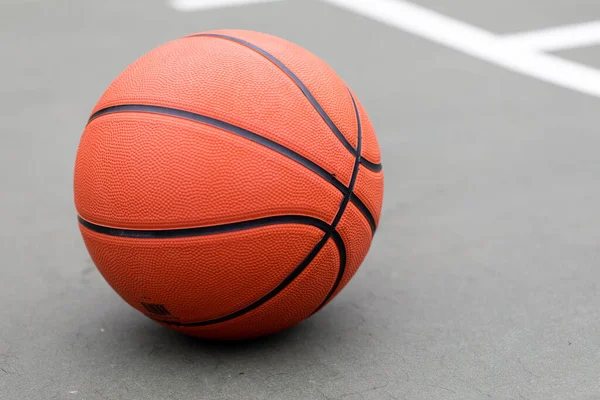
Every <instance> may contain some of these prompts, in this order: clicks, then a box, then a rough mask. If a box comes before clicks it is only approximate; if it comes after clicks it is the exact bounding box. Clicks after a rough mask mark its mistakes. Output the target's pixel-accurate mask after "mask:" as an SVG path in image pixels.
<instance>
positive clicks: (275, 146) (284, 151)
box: [88, 104, 375, 232]
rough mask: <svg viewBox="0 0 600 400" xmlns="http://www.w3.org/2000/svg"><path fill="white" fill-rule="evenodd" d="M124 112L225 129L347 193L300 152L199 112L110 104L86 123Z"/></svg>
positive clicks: (357, 201) (364, 210)
mask: <svg viewBox="0 0 600 400" xmlns="http://www.w3.org/2000/svg"><path fill="white" fill-rule="evenodd" d="M125 112H144V113H150V114H158V115H167V116H171V117H176V118H183V119H187V120H190V121H194V122H199V123H203V124H206V125H209V126H213V127H216V128H219V129H222V130H225V131H227V132H230V133H233V134H235V135H238V136H241V137H244V138H246V139H248V140H250V141H253V142H255V143H257V144H260V145H262V146H265V147H267V148H269V149H271V150H273V151H276V152H278V153H279V154H281V155H284V156H286V157H288V158H290V159H292V160H294V161H296V162H298V163H299V164H301V165H302V166H304V167H306V168H308V169H309V170H311V171H313V172H314V173H316V174H317V175H319V176H320V177H321V178H323V179H325V180H326V181H328V182H329V183H331V184H332V185H333V186H335V188H336V189H338V190H339V191H340V192H342V194H343V195H346V194H347V193H348V188H347V187H346V186H345V185H344V184H343V183H342V182H340V181H339V180H338V179H336V178H335V177H334V176H333V175H332V174H330V173H329V172H327V171H326V170H325V169H323V168H322V167H320V166H319V165H318V164H316V163H314V162H312V161H310V160H309V159H307V158H305V157H303V156H301V155H300V154H298V153H296V152H295V151H293V150H291V149H288V148H287V147H285V146H283V145H280V144H279V143H277V142H274V141H272V140H270V139H267V138H265V137H263V136H260V135H258V134H256V133H254V132H250V131H248V130H246V129H243V128H240V127H238V126H235V125H232V124H229V123H227V122H224V121H221V120H218V119H215V118H211V117H207V116H204V115H201V114H196V113H193V112H190V111H184V110H179V109H176V108H169V107H163V106H151V105H143V104H123V105H118V106H110V107H107V108H103V109H101V110H98V111H96V112H95V113H94V114H93V115H92V116H91V117H90V119H89V121H88V124H89V123H90V122H92V121H93V120H95V119H96V118H98V117H101V116H103V115H107V114H113V113H125ZM351 201H352V202H353V203H354V204H355V205H356V206H357V207H358V209H359V210H360V211H361V212H362V213H363V214H364V215H365V218H367V220H369V224H371V227H372V228H374V226H375V223H374V220H373V216H372V215H371V213H370V211H369V209H368V208H367V207H366V206H365V205H364V204H363V203H362V201H360V199H358V197H356V196H355V195H354V194H353V195H352V196H351ZM373 232H375V229H373Z"/></svg>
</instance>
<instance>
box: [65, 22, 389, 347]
mask: <svg viewBox="0 0 600 400" xmlns="http://www.w3.org/2000/svg"><path fill="white" fill-rule="evenodd" d="M383 181H384V179H383V171H382V167H381V159H380V151H379V147H378V144H377V139H376V137H375V132H374V130H373V127H372V125H371V122H370V121H369V118H368V116H367V114H366V112H365V110H364V108H363V106H362V105H361V103H360V101H359V100H358V98H357V97H356V95H355V94H354V93H353V92H352V90H351V89H349V88H348V87H347V85H346V84H345V83H344V82H343V81H342V79H341V78H340V77H339V76H338V75H337V74H336V73H335V72H334V71H333V70H332V69H331V68H330V67H329V66H328V65H327V64H325V63H324V62H323V61H322V60H320V59H319V58H318V57H316V56H315V55H313V54H312V53H310V52H308V51H307V50H304V49H303V48H301V47H299V46H297V45H294V44H292V43H290V42H288V41H286V40H283V39H280V38H277V37H274V36H270V35H267V34H263V33H257V32H250V31H239V30H238V31H236V30H228V31H212V32H206V33H199V34H194V35H190V36H187V37H184V38H181V39H178V40H174V41H172V42H169V43H167V44H164V45H162V46H160V47H158V48H156V49H154V50H152V51H151V52H149V53H148V54H146V55H144V56H143V57H141V58H140V59H138V60H137V61H135V62H134V63H133V64H132V65H131V66H129V67H128V68H127V69H125V71H124V72H122V73H121V75H120V76H118V77H117V79H116V80H115V81H114V82H113V83H112V84H111V85H110V86H109V88H108V89H107V90H106V92H105V93H104V94H103V95H102V97H101V98H100V100H99V101H98V103H97V105H96V107H95V108H94V109H93V110H92V113H91V116H90V118H89V121H88V123H87V126H86V127H85V130H84V132H83V134H82V136H81V139H80V143H79V149H78V152H77V158H76V162H75V173H74V198H75V206H76V209H77V213H78V221H79V228H80V231H81V234H82V236H83V240H84V242H85V246H86V248H87V250H88V252H89V254H90V256H91V258H92V260H93V261H94V263H95V265H96V267H97V268H98V270H99V271H100V273H101V274H102V276H103V277H104V278H105V279H106V281H107V282H108V283H109V285H110V286H111V287H112V288H113V289H114V290H115V291H116V292H117V293H118V294H119V295H120V296H121V297H122V298H123V299H124V300H125V301H126V302H127V303H129V304H130V305H131V306H132V307H134V308H136V309H137V310H139V311H140V312H142V313H143V314H145V315H146V316H148V317H149V318H151V319H152V320H154V321H156V322H158V323H160V324H162V325H164V326H166V327H168V328H171V329H174V330H176V331H180V332H183V333H186V334H189V335H193V336H198V337H202V338H210V339H224V340H225V339H227V340H233V339H246V338H253V337H258V336H263V335H267V334H272V333H275V332H278V331H281V330H283V329H286V328H288V327H290V326H292V325H294V324H297V323H299V322H300V321H302V320H304V319H306V318H307V317H309V316H310V315H312V314H313V313H315V312H317V311H319V310H320V309H321V308H323V307H324V306H325V305H326V304H327V303H328V302H330V301H331V300H332V299H333V298H334V297H335V296H336V295H337V294H338V293H339V292H340V291H341V290H342V289H343V288H344V287H345V286H346V285H347V284H348V282H349V281H350V279H351V278H352V276H353V275H354V274H355V273H356V271H357V270H358V268H359V266H360V264H361V263H362V262H363V260H364V258H365V256H366V255H367V252H368V251H369V248H370V245H371V242H372V239H373V235H374V233H375V230H376V228H377V226H378V223H379V218H380V212H381V205H382V200H383Z"/></svg>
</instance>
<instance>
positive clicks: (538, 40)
mask: <svg viewBox="0 0 600 400" xmlns="http://www.w3.org/2000/svg"><path fill="white" fill-rule="evenodd" d="M502 41H503V42H504V43H507V44H513V45H515V46H521V47H526V48H528V49H531V50H539V51H557V50H565V49H573V48H577V47H586V46H593V45H595V44H598V43H600V21H592V22H584V23H582V24H574V25H567V26H558V27H555V28H548V29H542V30H539V31H532V32H522V33H515V34H511V35H505V36H502Z"/></svg>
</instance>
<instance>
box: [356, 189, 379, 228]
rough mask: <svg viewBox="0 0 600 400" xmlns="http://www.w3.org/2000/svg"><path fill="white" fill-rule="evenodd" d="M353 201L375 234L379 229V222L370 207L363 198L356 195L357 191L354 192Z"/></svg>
mask: <svg viewBox="0 0 600 400" xmlns="http://www.w3.org/2000/svg"><path fill="white" fill-rule="evenodd" d="M351 198H352V203H353V204H354V205H355V206H356V208H358V210H359V211H360V212H361V213H362V214H363V215H364V217H365V218H366V220H367V222H368V223H369V226H370V227H371V232H372V233H373V234H374V233H375V231H376V230H377V224H376V223H375V218H374V217H373V214H371V211H370V210H369V208H368V207H367V206H366V205H365V203H363V202H362V200H361V199H360V198H359V197H358V196H357V195H356V193H352V196H351Z"/></svg>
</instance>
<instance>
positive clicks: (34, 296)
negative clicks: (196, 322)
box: [0, 0, 600, 400]
mask: <svg viewBox="0 0 600 400" xmlns="http://www.w3.org/2000/svg"><path fill="white" fill-rule="evenodd" d="M417 3H419V4H421V5H422V6H425V7H427V8H429V9H432V10H435V11H438V12H440V13H443V14H444V15H448V16H450V17H452V18H456V19H459V20H461V21H465V22H467V23H469V24H472V25H475V26H478V27H482V28H483V29H486V30H488V31H490V32H494V33H512V32H517V31H523V30H534V29H541V28H545V27H551V26H558V25H564V24H571V23H578V22H585V21H590V20H594V19H597V18H600V3H598V2H597V1H594V0H587V1H584V0H580V1H577V2H574V1H569V0H557V1H552V2H549V1H542V0H536V1H529V2H522V1H517V0H511V1H504V2H500V1H495V2H488V1H485V2H484V1H475V0H461V1H455V2H448V1H443V0H420V1H417ZM220 28H241V29H252V30H258V31H263V32H267V33H271V34H275V35H277V36H281V37H284V38H286V39H288V40H290V41H293V42H295V43H297V44H299V45H301V46H303V47H305V48H307V49H309V50H311V51H312V52H314V53H316V54H317V55H318V56H320V57H321V58H323V59H324V60H325V61H326V62H328V63H329V64H330V65H331V66H332V67H333V68H334V69H335V70H336V71H337V72H338V73H339V74H340V75H341V76H342V78H343V79H344V80H345V81H346V82H347V83H348V84H349V85H350V86H351V87H352V88H353V90H354V91H355V92H356V94H357V95H358V97H359V98H360V99H361V101H362V102H363V104H364V105H365V107H366V109H367V111H368V113H369V115H370V117H371V119H372V121H373V124H374V126H375V128H376V131H377V134H378V138H379V143H380V146H381V149H382V157H383V164H384V169H385V174H386V188H385V200H384V209H383V215H382V220H381V226H380V228H379V230H378V232H377V234H376V236H375V239H374V242H373V245H372V248H371V251H370V253H369V255H368V257H367V259H366V261H365V262H364V264H363V266H362V267H361V269H360V270H359V272H358V273H357V275H356V276H355V277H354V279H353V280H352V282H351V283H350V284H349V286H348V287H347V288H346V289H345V290H344V291H343V292H342V293H341V294H340V295H339V296H338V297H337V298H336V299H335V300H334V301H333V302H332V303H331V304H330V305H329V306H328V307H326V308H325V309H324V310H322V311H321V312H319V313H318V314H316V315H314V316H313V317H311V318H310V319H308V320H306V321H305V322H303V323H301V324H300V325H298V326H296V327H294V328H292V329H290V330H288V331H285V332H283V333H280V334H277V335H274V336H272V337H268V338H263V339H259V340H254V341H251V342H244V343H237V344H219V343H211V342H204V341H200V340H196V339H193V338H188V337H186V336H183V335H180V334H177V333H174V332H171V331H170V330H168V329H165V328H162V327H161V326H159V325H158V324H155V323H154V322H152V321H150V320H149V319H147V318H146V317H144V316H143V315H141V314H140V313H138V312H137V311H135V310H133V309H131V308H130V307H129V306H128V305H127V304H126V303H125V302H123V301H122V300H121V299H120V298H119V296H118V295H117V294H115V293H114V292H113V291H112V289H111V288H110V287H109V286H108V285H107V284H106V283H105V281H104V280H103V279H102V277H101V276H100V274H99V273H98V272H97V270H96V269H95V267H94V265H93V264H92V262H91V260H90V258H89V256H88V254H87V252H86V250H85V248H84V245H83V242H82V240H81V237H80V234H79V231H78V228H77V223H76V219H75V216H76V213H75V208H74V205H73V199H72V197H73V195H72V172H73V165H74V159H75V154H76V149H77V145H78V141H79V137H80V135H81V132H82V131H83V128H84V126H85V123H86V119H87V117H88V115H89V113H90V111H91V109H92V108H93V106H94V105H95V103H96V101H97V100H98V98H99V97H100V95H101V94H102V92H103V91H104V89H105V88H106V87H107V86H108V85H109V83H110V82H111V81H112V80H113V79H114V78H115V77H116V76H117V75H118V74H119V73H120V72H121V71H122V70H123V69H124V68H125V67H126V66H127V65H129V64H130V63H131V62H133V61H134V60H135V59H137V58H138V57H140V56H141V55H143V54H144V53H146V52H148V51H149V50H151V49H152V48H154V47H156V46H158V45H160V44H162V43H165V42H167V41H169V40H172V39H175V38H178V37H180V36H183V35H187V34H191V33H194V32H199V31H205V30H210V29H220ZM0 32H1V35H0V44H1V45H0V48H1V49H2V63H1V64H0V71H1V74H0V80H1V85H0V88H1V96H0V126H1V128H2V133H1V135H0V167H1V170H2V174H1V186H0V187H1V191H2V195H1V196H0V221H1V223H2V229H1V230H0V235H1V237H2V238H1V241H0V254H1V255H2V258H1V260H0V265H1V269H0V399H11V400H12V399H73V400H75V399H93V400H96V399H98V400H100V399H127V400H134V399H177V400H183V399H186V400H187V399H211V400H212V399H215V400H217V399H222V400H225V399H306V400H310V399H330V400H332V399H346V400H358V399H372V400H388V399H490V398H491V399H598V398H600V318H599V317H600V315H599V312H598V310H599V306H600V297H599V286H598V284H599V282H600V269H599V261H598V260H600V243H599V239H600V211H599V205H600V156H599V149H600V135H598V124H599V117H598V115H599V114H598V106H599V105H600V103H599V99H598V98H597V97H594V96H590V95H587V94H583V93H579V92H577V91H571V90H568V89H566V88H564V87H560V86H556V85H553V84H550V83H547V82H542V81H539V80H537V79H534V78H532V77H529V76H525V75H520V74H517V73H515V72H513V71H510V70H507V69H504V68H502V67H500V66H497V65H494V64H491V63H488V62H485V61H482V60H479V59H476V58H473V57H470V56H469V55H467V54H464V53H462V52H459V51H456V50H453V49H450V48H447V47H444V46H441V45H439V44H436V43H432V42H430V41H428V40H426V39H424V38H421V37H417V36H414V35H411V34H409V33H407V32H405V31H402V30H400V29H396V28H394V27H391V26H388V25H385V24H382V23H379V22H377V21H375V20H372V19H369V18H366V17H364V16H362V15H358V14H355V13H352V12H349V11H347V10H344V9H341V8H339V7H336V6H334V5H331V4H326V3H322V2H319V1H306V0H301V1H294V0H290V1H285V2H275V3H268V4H257V5H246V6H239V7H231V8H223V9H214V10H200V11H197V12H186V13H184V12H179V11H177V10H175V9H173V8H172V7H170V6H169V5H168V4H167V3H166V2H165V1H160V0H153V1H148V0H135V1H133V0H132V1H122V0H105V1H96V2H92V1H66V0H64V1H58V0H56V1H33V0H29V1H25V0H3V1H2V2H1V3H0ZM556 54H559V55H560V56H561V57H564V58H565V59H572V60H575V61H578V62H581V63H585V64H587V65H589V66H591V67H594V65H595V66H600V53H599V52H598V47H594V46H590V47H586V48H581V49H576V50H575V49H574V50H565V51H561V52H557V53H556Z"/></svg>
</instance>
